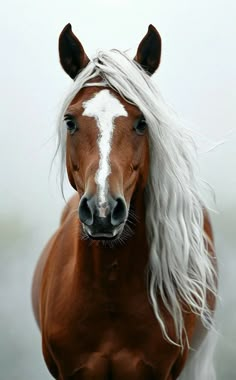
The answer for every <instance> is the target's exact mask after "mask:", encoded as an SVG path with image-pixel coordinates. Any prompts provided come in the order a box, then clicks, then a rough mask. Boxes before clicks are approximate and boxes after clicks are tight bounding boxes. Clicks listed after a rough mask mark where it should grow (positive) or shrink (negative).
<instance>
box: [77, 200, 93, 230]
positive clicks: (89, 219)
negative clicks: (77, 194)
mask: <svg viewBox="0 0 236 380" xmlns="http://www.w3.org/2000/svg"><path fill="white" fill-rule="evenodd" d="M79 218H80V220H81V222H82V223H84V224H86V225H87V226H91V224H93V213H92V210H91V208H90V206H89V202H88V198H87V197H85V196H84V197H82V198H81V201H80V204H79Z"/></svg>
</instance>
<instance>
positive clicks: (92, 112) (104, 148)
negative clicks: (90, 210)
mask: <svg viewBox="0 0 236 380" xmlns="http://www.w3.org/2000/svg"><path fill="white" fill-rule="evenodd" d="M83 108H84V112H83V115H84V116H89V117H93V118H95V119H96V121H97V126H98V129H99V136H98V147H99V153H100V160H99V166H98V170H97V173H96V176H95V182H96V184H97V186H98V207H99V210H100V217H105V216H106V215H105V214H106V206H105V205H106V203H107V192H108V183H107V179H108V176H109V174H110V173H111V168H110V160H109V157H110V152H111V144H112V135H113V131H114V128H115V118H117V117H119V116H128V114H127V112H126V110H125V108H124V106H123V104H121V102H120V101H119V100H118V99H117V98H116V97H115V96H114V95H112V93H111V92H110V91H109V90H102V91H100V92H98V93H96V94H95V96H94V97H93V98H92V99H89V100H88V101H86V102H84V103H83Z"/></svg>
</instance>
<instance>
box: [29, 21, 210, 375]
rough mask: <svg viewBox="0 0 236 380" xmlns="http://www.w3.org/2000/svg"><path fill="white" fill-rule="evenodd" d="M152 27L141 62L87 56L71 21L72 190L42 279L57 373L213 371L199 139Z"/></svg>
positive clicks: (36, 292)
mask: <svg viewBox="0 0 236 380" xmlns="http://www.w3.org/2000/svg"><path fill="white" fill-rule="evenodd" d="M161 46H162V43H161V37H160V34H159V32H158V31H157V30H156V29H155V27H154V26H152V25H150V26H149V28H148V31H147V33H146V35H145V36H144V38H143V39H142V40H141V42H140V43H139V45H138V49H137V53H136V55H135V57H134V59H131V58H130V57H128V55H127V54H126V53H123V52H121V51H118V50H115V49H113V50H109V51H99V52H98V53H97V54H96V55H95V57H94V58H93V59H91V60H90V59H89V58H88V56H87V54H86V53H85V50H84V48H83V45H82V44H81V42H80V41H79V39H78V38H77V37H76V36H75V35H74V33H73V32H72V27H71V25H70V24H68V25H66V26H65V28H64V29H63V31H62V32H61V34H60V37H59V56H60V62H61V65H62V68H63V69H64V71H65V72H66V73H67V74H68V75H69V76H70V77H71V79H73V82H72V88H71V89H70V91H69V93H68V95H67V96H66V98H65V101H64V104H63V106H62V109H61V112H60V116H59V122H58V148H57V150H58V151H60V154H61V171H62V173H61V174H62V182H63V178H64V174H65V171H67V175H68V179H69V182H70V184H71V186H72V187H73V188H74V190H75V194H74V196H73V197H72V198H71V199H70V200H69V201H68V203H67V204H66V206H65V208H64V211H63V213H62V217H61V221H60V226H59V227H58V229H57V231H56V232H55V234H54V235H53V236H52V237H51V239H50V240H49V242H48V243H47V245H46V247H45V249H44V251H43V253H42V255H41V256H40V258H39V261H38V264H37V266H36V270H35V273H34V278H33V286H32V303H33V310H34V315H35V319H36V321H37V324H38V326H39V328H40V331H41V335H42V350H43V356H44V359H45V362H46V365H47V367H48V370H49V371H50V373H51V375H52V376H53V377H54V378H55V379H58V380H78V379H84V380H90V379H96V380H105V379H107V380H108V379H109V380H121V379H122V380H126V379H127V380H132V379H134V380H152V379H153V380H176V379H181V380H183V379H191V380H196V379H198V380H199V379H201V380H214V379H215V372H214V366H213V360H212V356H213V351H214V340H215V339H214V336H215V328H214V311H215V307H216V298H217V263H216V256H215V249H214V242H213V232H212V227H211V222H210V218H209V215H208V211H207V206H206V205H205V202H204V200H203V199H202V196H201V191H200V185H199V182H200V181H199V174H198V169H197V165H196V160H197V155H196V147H195V143H194V140H193V139H192V137H191V134H190V133H189V131H188V130H187V129H186V128H184V127H183V125H181V122H180V120H179V119H178V117H177V116H176V115H175V113H174V112H173V111H172V110H171V109H170V108H169V107H168V106H167V105H166V103H165V102H164V100H163V99H162V97H161V95H160V93H159V90H158V88H157V85H156V83H155V82H154V80H153V77H152V74H154V72H156V70H157V68H158V67H159V63H160V59H161Z"/></svg>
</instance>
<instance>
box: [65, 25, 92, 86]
mask: <svg viewBox="0 0 236 380" xmlns="http://www.w3.org/2000/svg"><path fill="white" fill-rule="evenodd" d="M59 56H60V62H61V65H62V67H63V69H64V70H65V72H66V73H67V74H68V75H69V76H70V77H71V78H72V79H75V77H76V75H77V74H78V73H79V71H80V70H81V69H83V68H84V67H85V66H86V65H87V64H88V63H89V59H88V57H87V55H86V54H85V51H84V48H83V46H82V44H81V43H80V41H79V40H78V38H77V37H76V36H75V35H74V33H73V32H72V29H71V24H67V25H66V26H65V28H64V29H63V30H62V32H61V34H60V37H59Z"/></svg>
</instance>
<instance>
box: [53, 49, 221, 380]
mask: <svg viewBox="0 0 236 380" xmlns="http://www.w3.org/2000/svg"><path fill="white" fill-rule="evenodd" d="M97 76H101V77H102V79H103V80H105V82H106V83H108V85H109V86H110V87H111V88H113V89H114V90H116V91H117V92H118V93H119V94H120V95H121V96H122V97H123V98H124V99H126V101H127V102H132V103H133V104H135V105H136V106H137V107H138V108H139V109H140V110H141V112H142V113H143V115H144V117H145V119H146V121H147V124H148V130H149V154H150V172H149V179H148V184H147V186H146V194H145V202H146V232H147V238H148V243H149V250H150V255H149V257H150V259H149V268H148V269H149V281H148V293H149V297H150V301H151V304H152V307H153V311H154V313H155V316H156V318H157V321H158V323H159V324H160V327H161V329H162V332H163V335H164V336H165V337H166V339H168V340H169V341H170V342H172V343H173V344H178V345H180V346H183V345H184V341H185V339H183V337H184V332H185V330H184V323H183V315H182V306H181V303H180V299H182V300H183V301H184V302H186V304H187V305H189V307H190V309H191V311H192V312H193V313H195V314H196V315H198V316H199V319H200V320H201V322H202V324H203V326H204V327H205V328H206V329H209V330H211V329H212V326H213V324H214V317H213V312H212V310H211V309H210V308H209V306H208V303H207V293H212V294H214V295H215V294H216V292H217V291H216V273H215V269H214V265H213V263H212V258H211V257H210V256H209V254H208V249H207V248H208V244H209V245H210V244H211V243H210V242H208V240H207V238H206V236H205V235H204V230H203V221H204V216H203V208H204V207H206V206H205V204H204V202H203V200H202V198H201V195H200V191H199V182H200V181H199V177H198V171H197V166H196V148H195V144H194V142H193V141H192V138H191V136H190V134H189V132H188V131H187V130H185V129H184V128H183V126H182V125H181V123H180V122H179V120H178V118H177V117H176V115H175V113H174V112H173V111H172V110H171V109H170V108H169V107H168V106H167V105H166V104H165V103H164V101H163V100H162V98H161V95H160V93H159V91H158V89H157V87H156V85H155V84H154V83H153V82H152V79H151V78H150V77H149V76H148V75H147V74H146V73H145V72H144V71H143V70H142V69H141V68H140V67H139V66H138V65H137V64H136V63H135V62H134V61H132V60H131V59H130V58H128V57H127V56H126V55H125V54H123V53H121V52H119V51H116V50H112V51H109V52H100V53H98V55H97V57H96V58H95V59H94V60H93V61H92V62H91V63H90V64H88V66H87V67H86V68H85V69H84V70H83V71H82V72H81V73H80V74H79V76H78V77H77V79H76V80H75V82H74V84H73V88H72V90H71V92H70V93H69V95H68V96H67V98H66V100H65V103H64V106H63V109H62V113H61V116H60V123H59V129H58V131H59V143H58V146H61V148H62V149H61V152H62V168H64V167H65V164H64V161H65V133H64V132H63V129H62V125H63V124H62V123H61V120H63V115H64V112H65V111H66V109H67V107H68V105H69V104H70V102H71V101H72V99H73V98H74V96H75V95H76V94H77V93H78V91H79V90H80V89H81V88H82V87H83V86H84V85H85V83H86V82H88V81H89V80H90V79H93V78H95V77H97ZM127 99H128V100H127ZM157 294H160V296H161V297H162V301H163V302H164V304H165V306H166V308H167V310H169V312H170V314H171V315H172V317H173V320H174V323H175V331H176V338H173V337H170V336H169V332H168V331H167V328H166V324H165V320H164V319H163V318H162V315H161V312H160V309H159V304H158V298H157ZM173 340H174V341H173ZM190 343H191V342H190ZM199 361H201V357H199ZM208 368H210V365H208ZM207 376H208V375H207V367H206V369H205V375H204V377H202V379H204V380H205V379H208V377H207ZM209 376H211V375H209ZM189 378H190V379H192V377H191V376H190V377H189ZM198 378H199V379H200V378H201V377H198ZM213 378H214V377H213V375H212V376H211V377H209V379H211V380H212V379H213Z"/></svg>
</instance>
